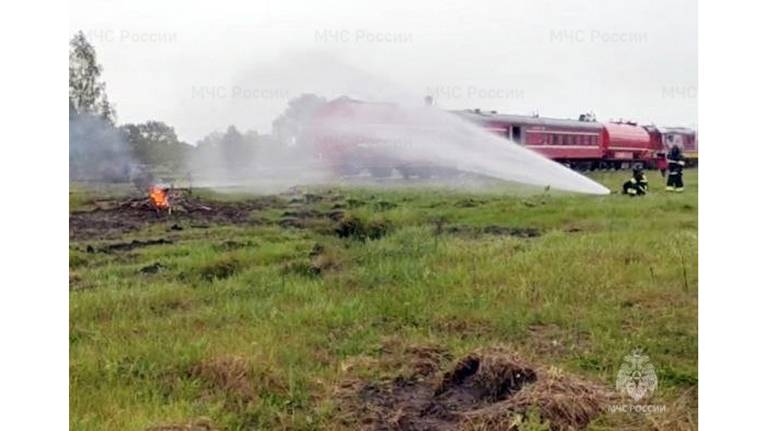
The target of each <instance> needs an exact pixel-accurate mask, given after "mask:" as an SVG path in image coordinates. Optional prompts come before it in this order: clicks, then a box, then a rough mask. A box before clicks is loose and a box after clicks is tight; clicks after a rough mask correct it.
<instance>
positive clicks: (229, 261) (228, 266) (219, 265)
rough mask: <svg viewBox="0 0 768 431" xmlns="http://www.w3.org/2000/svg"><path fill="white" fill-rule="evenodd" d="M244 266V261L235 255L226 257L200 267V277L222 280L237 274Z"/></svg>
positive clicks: (209, 279) (207, 279) (208, 279)
mask: <svg viewBox="0 0 768 431" xmlns="http://www.w3.org/2000/svg"><path fill="white" fill-rule="evenodd" d="M241 268H242V262H240V260H239V259H237V258H235V257H225V258H221V259H218V260H215V261H213V262H210V263H208V264H205V265H203V266H201V267H200V269H198V273H199V275H200V278H202V279H203V280H206V281H213V280H220V279H225V278H229V277H231V276H233V275H235V274H236V273H237V272H238V271H240V269H241Z"/></svg>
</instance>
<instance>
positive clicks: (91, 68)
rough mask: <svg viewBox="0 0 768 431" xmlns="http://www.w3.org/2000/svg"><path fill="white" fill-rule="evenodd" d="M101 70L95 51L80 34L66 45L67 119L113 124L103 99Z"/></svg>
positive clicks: (109, 108)
mask: <svg viewBox="0 0 768 431" xmlns="http://www.w3.org/2000/svg"><path fill="white" fill-rule="evenodd" d="M101 72H102V67H101V65H99V64H98V62H97V61H96V50H95V49H94V48H93V45H91V44H90V43H89V42H88V40H87V39H86V38H85V35H84V34H83V32H82V31H79V32H77V34H75V36H74V37H73V38H72V40H71V41H70V42H69V116H70V118H72V117H73V116H78V115H94V116H100V117H101V118H102V119H104V120H105V121H107V122H108V123H109V124H112V125H114V124H115V116H116V115H115V110H114V108H113V107H112V105H111V104H110V103H109V100H108V99H107V93H106V84H105V83H104V81H101V80H100V78H101Z"/></svg>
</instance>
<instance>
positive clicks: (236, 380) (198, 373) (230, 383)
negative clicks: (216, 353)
mask: <svg viewBox="0 0 768 431" xmlns="http://www.w3.org/2000/svg"><path fill="white" fill-rule="evenodd" d="M188 374H189V376H190V377H192V378H195V379H198V380H200V381H201V382H203V384H204V385H205V388H206V390H207V391H208V392H209V395H215V394H223V395H225V396H227V397H229V398H231V399H233V400H235V401H242V402H248V401H251V400H253V399H254V398H255V397H256V390H255V388H254V386H253V373H252V371H251V366H250V363H249V362H248V360H246V359H245V358H243V357H241V356H221V357H216V358H212V359H208V360H205V361H202V362H200V363H198V364H196V365H194V366H192V367H191V368H190V369H189V372H188Z"/></svg>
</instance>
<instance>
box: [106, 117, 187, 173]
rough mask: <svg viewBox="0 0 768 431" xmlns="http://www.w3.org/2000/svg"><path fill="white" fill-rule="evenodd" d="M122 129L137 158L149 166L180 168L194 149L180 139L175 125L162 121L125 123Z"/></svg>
mask: <svg viewBox="0 0 768 431" xmlns="http://www.w3.org/2000/svg"><path fill="white" fill-rule="evenodd" d="M120 131H121V133H122V135H123V137H124V139H125V141H126V142H128V145H129V146H130V148H131V150H132V152H133V155H134V156H135V157H136V159H138V160H139V162H141V163H142V164H144V165H147V166H152V167H159V166H163V167H166V168H170V169H172V170H178V169H180V168H181V167H182V166H183V164H184V162H185V161H186V158H187V156H188V154H189V152H190V151H191V149H192V146H191V145H188V144H186V143H184V142H181V141H179V138H178V136H176V130H174V128H173V127H171V126H169V125H167V124H165V123H163V122H162V121H147V122H146V123H142V124H125V125H122V126H120Z"/></svg>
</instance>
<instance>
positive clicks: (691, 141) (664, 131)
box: [644, 125, 699, 166]
mask: <svg viewBox="0 0 768 431" xmlns="http://www.w3.org/2000/svg"><path fill="white" fill-rule="evenodd" d="M644 128H645V129H646V131H648V134H649V135H650V137H651V146H652V147H653V148H654V149H655V150H656V151H657V153H658V154H659V155H661V156H662V157H665V156H666V154H667V153H668V152H669V151H670V150H671V149H672V147H678V148H680V149H681V150H682V152H683V156H684V157H685V160H686V162H687V165H688V166H696V165H697V164H698V161H699V141H698V135H697V133H696V131H695V130H694V129H690V128H687V127H657V126H654V125H649V126H645V127H644Z"/></svg>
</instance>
